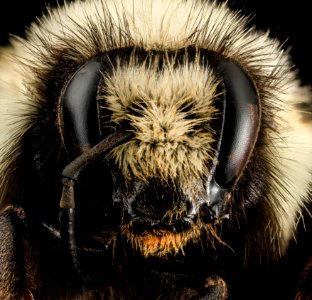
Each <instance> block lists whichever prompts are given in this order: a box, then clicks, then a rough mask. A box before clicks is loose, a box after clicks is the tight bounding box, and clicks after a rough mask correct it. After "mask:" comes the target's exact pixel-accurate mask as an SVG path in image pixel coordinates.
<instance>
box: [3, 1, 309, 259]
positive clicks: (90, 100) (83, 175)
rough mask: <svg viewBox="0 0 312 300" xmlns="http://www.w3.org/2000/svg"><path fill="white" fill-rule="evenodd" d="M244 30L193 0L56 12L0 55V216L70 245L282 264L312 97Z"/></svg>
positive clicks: (300, 192)
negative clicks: (211, 252) (204, 253)
mask: <svg viewBox="0 0 312 300" xmlns="http://www.w3.org/2000/svg"><path fill="white" fill-rule="evenodd" d="M247 21H248V20H247V19H245V18H244V17H242V16H240V15H239V14H238V13H233V12H232V11H230V10H229V9H228V8H227V6H226V4H217V3H216V2H209V1H207V2H204V3H203V2H201V1H196V0H192V1H187V2H185V1H179V0H173V1H171V2H169V3H167V1H164V0H159V1H152V0H147V1H146V0H145V1H143V0H134V1H130V2H129V1H124V0H118V1H106V2H104V1H77V2H73V3H70V4H66V5H65V6H64V7H59V8H57V9H55V10H50V11H49V14H48V15H47V16H45V17H43V18H42V19H41V21H40V22H38V23H34V24H33V25H32V26H31V27H30V29H29V31H28V33H27V38H26V39H25V40H22V39H14V40H12V47H11V48H8V49H4V50H2V52H1V53H2V54H1V55H2V56H1V60H2V63H1V67H0V74H2V75H1V76H2V78H4V80H2V81H1V82H0V101H1V102H0V113H1V116H3V117H2V118H1V120H0V128H1V132H2V133H1V136H0V143H1V145H2V146H1V148H0V163H1V165H0V171H1V174H2V178H1V179H0V196H1V199H3V200H2V202H1V205H2V207H5V206H6V205H8V204H10V205H12V204H13V205H15V204H19V205H21V206H22V207H23V208H24V210H25V212H26V215H29V216H30V217H31V219H32V221H33V223H34V224H37V223H38V224H39V225H38V226H41V227H44V228H46V229H47V228H48V231H49V234H50V235H54V237H56V238H58V239H61V240H62V235H63V236H64V235H69V238H68V239H69V242H68V244H69V248H70V247H71V246H72V245H74V244H75V243H74V240H75V239H76V238H77V249H87V248H88V249H89V248H92V247H93V245H94V244H96V246H94V248H96V250H99V251H100V250H101V251H102V249H104V248H107V247H108V245H111V244H113V241H115V240H117V239H121V240H122V241H123V242H124V243H126V244H128V245H130V249H131V251H134V252H137V253H138V255H139V256H142V257H144V258H154V257H158V258H162V259H164V260H166V259H167V257H168V255H169V256H170V255H173V256H175V255H179V254H181V253H182V254H183V253H184V251H185V249H186V248H188V247H189V245H190V244H196V245H198V248H201V247H203V246H202V245H203V244H204V245H206V246H207V245H210V244H214V243H219V244H221V245H228V246H229V248H231V247H236V246H237V247H238V248H239V249H240V250H242V251H243V252H245V253H247V256H251V255H253V256H256V257H262V256H266V255H267V256H269V257H275V258H278V257H279V256H281V255H282V254H284V253H285V251H286V249H287V247H288V244H289V242H290V241H291V239H292V237H293V236H294V234H295V231H296V224H297V222H298V219H299V218H300V216H301V215H302V212H303V209H304V208H305V205H306V204H307V203H308V202H309V201H308V196H309V185H310V181H311V180H310V172H311V169H312V161H311V159H310V157H311V154H312V139H311V134H312V131H311V124H310V121H309V120H307V119H306V118H304V115H303V114H302V113H301V112H300V111H299V109H298V108H299V105H302V104H303V105H304V103H307V102H308V101H309V100H310V97H311V95H310V91H309V89H308V88H306V87H302V86H300V82H299V80H298V78H297V77H296V76H297V75H296V73H295V72H294V71H293V70H292V69H291V63H290V61H289V57H288V56H287V54H285V53H284V52H283V50H282V48H281V46H280V44H279V43H278V41H276V40H273V39H271V38H270V37H269V36H268V35H267V34H266V33H262V32H258V31H257V30H256V29H254V28H252V29H248V27H247ZM303 162H304V163H303ZM298 169H300V174H297V170H298ZM62 181H63V183H62ZM60 211H61V213H60V215H59V212H60ZM73 211H75V216H74V214H73ZM59 216H60V219H61V222H59ZM68 218H69V219H68ZM73 220H75V224H76V225H75V227H76V229H75V230H74V231H73V230H71V229H68V228H69V227H70V226H71V224H72V223H73ZM237 224H238V225H237ZM243 224H247V225H243ZM62 228H67V229H68V230H67V229H66V230H67V231H66V230H65V231H66V232H65V233H64V231H62V230H63V229H62ZM242 228H243V229H242ZM221 229H222V230H221ZM69 232H71V233H69ZM232 233H235V234H234V235H233V234H232ZM237 235H238V236H239V237H240V238H239V240H240V242H239V245H237V243H236V237H237ZM207 236H208V238H207ZM90 245H92V247H91V246H90ZM115 247H117V246H115ZM212 248H213V247H212ZM70 249H71V248H70ZM255 249H256V250H255ZM70 251H71V253H72V252H73V251H72V250H70ZM81 251H82V250H81ZM234 251H236V249H234ZM72 255H73V256H74V257H75V254H72ZM216 256H217V255H216ZM76 264H78V263H76Z"/></svg>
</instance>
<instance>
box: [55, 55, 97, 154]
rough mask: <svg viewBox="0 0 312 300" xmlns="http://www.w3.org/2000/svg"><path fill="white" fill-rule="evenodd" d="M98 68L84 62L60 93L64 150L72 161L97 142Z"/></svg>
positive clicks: (92, 63) (93, 62)
mask: <svg viewBox="0 0 312 300" xmlns="http://www.w3.org/2000/svg"><path fill="white" fill-rule="evenodd" d="M101 69H102V63H101V62H99V61H88V62H87V63H85V64H84V65H83V66H82V67H80V68H79V69H78V71H77V72H76V73H75V74H74V75H73V76H72V78H71V79H70V80H69V82H68V84H67V85H66V86H65V88H64V90H63V94H62V97H61V104H60V111H61V117H60V120H61V122H60V123H61V124H62V126H61V128H62V135H63V140H64V144H65V146H66V150H67V152H68V153H69V154H70V156H71V157H73V158H74V157H76V156H78V155H79V154H81V153H83V152H84V151H85V150H87V149H89V148H90V147H92V146H94V145H95V144H97V143H98V142H99V141H100V139H101V136H100V125H99V104H98V102H97V101H96V98H97V90H98V86H99V81H100V77H101V75H100V73H101Z"/></svg>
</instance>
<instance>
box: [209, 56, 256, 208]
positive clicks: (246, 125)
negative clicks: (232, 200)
mask: <svg viewBox="0 0 312 300" xmlns="http://www.w3.org/2000/svg"><path fill="white" fill-rule="evenodd" d="M219 72H220V75H221V76H222V78H223V81H224V95H225V97H224V117H223V125H222V133H221V136H220V140H219V145H218V153H217V157H216V159H215V165H214V167H213V168H212V172H211V175H210V178H209V182H208V197H209V201H210V204H211V205H219V204H220V205H221V203H223V201H224V198H225V196H226V193H227V192H229V191H230V190H231V189H232V188H233V186H234V185H235V184H236V182H237V181H238V179H239V177H240V176H241V175H242V173H243V171H244V168H245V167H246V165H247V163H248V161H249V158H250V156H251V154H252V151H253V148H254V146H255V143H256V141H257V137H258V131H259V126H260V120H261V117H260V114H261V111H260V101H259V98H258V96H257V91H256V90H255V88H254V86H253V84H252V82H251V80H250V79H249V78H248V76H247V75H246V73H245V72H244V71H243V70H242V69H241V68H240V67H239V66H238V65H237V64H236V63H234V62H232V61H230V60H220V62H219ZM220 209H221V208H218V209H217V210H218V213H220Z"/></svg>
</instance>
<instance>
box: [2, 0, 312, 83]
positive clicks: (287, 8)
mask: <svg viewBox="0 0 312 300" xmlns="http://www.w3.org/2000/svg"><path fill="white" fill-rule="evenodd" d="M58 2H59V3H60V4H62V3H63V0H59V1H58ZM228 3H229V5H230V6H231V7H232V8H234V9H241V10H242V11H243V12H244V14H246V15H251V16H253V19H252V23H253V24H256V25H257V27H258V28H259V29H264V30H268V29H270V32H271V36H274V37H277V38H279V39H280V40H281V41H283V42H285V48H289V47H291V50H290V51H291V52H290V53H291V55H292V58H293V61H294V63H295V64H296V65H297V66H298V68H299V70H300V74H301V77H302V80H303V82H304V83H311V84H312V78H311V75H310V69H311V66H312V51H311V50H312V46H311V45H309V43H310V40H311V33H310V31H311V27H312V21H311V20H312V13H311V12H312V10H311V9H310V8H309V7H308V3H309V1H306V0H299V1H298V0H297V1H283V0H254V1H252V0H249V1H248V0H228ZM46 5H50V6H55V5H57V0H48V1H43V0H28V1H25V0H9V1H2V5H1V7H0V22H1V23H0V30H1V32H0V44H1V45H5V44H6V43H7V40H8V35H9V33H11V34H17V35H23V32H24V29H25V26H28V25H29V24H30V22H31V21H32V20H34V19H35V18H36V17H40V16H41V15H42V13H44V12H46Z"/></svg>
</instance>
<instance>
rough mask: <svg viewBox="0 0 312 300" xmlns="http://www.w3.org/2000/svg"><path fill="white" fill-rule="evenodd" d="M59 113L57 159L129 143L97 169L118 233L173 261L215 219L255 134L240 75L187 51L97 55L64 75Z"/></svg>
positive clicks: (253, 100) (249, 95) (250, 96)
mask: <svg viewBox="0 0 312 300" xmlns="http://www.w3.org/2000/svg"><path fill="white" fill-rule="evenodd" d="M59 108H60V109H59V120H60V128H61V134H62V136H63V140H64V143H65V146H66V149H67V152H68V153H70V155H72V156H78V159H79V155H82V156H85V155H86V154H88V153H89V152H90V151H92V149H94V146H95V145H97V144H98V143H102V141H103V140H104V141H105V139H107V138H108V137H110V136H112V135H113V136H114V134H116V132H118V133H119V132H123V133H124V135H126V134H130V135H129V139H128V140H126V141H125V142H123V143H119V144H118V145H116V146H114V147H113V148H112V149H110V150H109V151H108V150H107V149H105V151H106V152H107V153H105V155H104V157H103V159H104V160H106V161H107V162H109V164H110V168H111V171H110V172H111V175H112V178H113V179H112V180H113V185H114V188H113V190H114V191H113V193H112V201H113V203H114V205H115V206H116V205H119V206H120V207H122V210H123V212H124V214H123V216H124V217H123V220H121V224H120V225H121V230H122V233H123V234H124V235H125V236H127V238H128V239H129V240H130V241H131V242H132V243H133V245H134V246H135V247H136V248H139V249H141V250H142V249H143V252H144V254H145V255H151V254H152V255H154V254H161V255H162V254H164V253H166V252H172V251H173V250H174V251H178V250H180V249H181V248H182V247H183V246H184V245H185V244H186V243H187V242H188V241H189V240H190V239H194V238H195V239H196V238H198V237H199V235H200V233H201V231H202V229H203V228H206V227H207V224H209V226H211V224H213V223H215V222H219V221H220V220H221V219H222V218H224V217H225V215H226V214H227V212H226V210H227V208H226V206H228V205H229V202H230V201H229V199H230V198H231V192H232V190H233V189H234V187H235V185H236V183H237V181H238V180H239V177H240V176H241V174H242V172H243V170H244V168H245V166H246V165H247V163H248V161H249V158H250V156H251V153H252V151H253V148H254V145H255V143H256V140H257V135H258V129H259V124H260V108H259V103H258V97H257V94H256V90H255V88H254V87H253V84H252V82H251V80H250V79H249V78H248V76H247V75H246V74H245V73H244V71H243V70H242V69H241V67H240V66H239V65H238V64H237V63H235V62H233V61H230V60H228V59H225V58H222V57H219V56H218V55H216V54H214V53H211V52H210V51H207V50H206V51H199V50H198V49H193V48H185V49H183V50H180V51H172V52H170V51H144V50H139V49H127V50H125V49H123V51H122V53H118V52H116V51H114V52H113V53H107V54H106V55H105V56H102V57H100V58H98V59H97V60H95V61H90V62H87V63H86V64H84V65H83V66H82V67H81V68H79V70H78V71H77V72H76V73H74V75H73V76H72V77H71V79H70V81H69V82H68V84H67V85H65V88H64V90H63V92H62V97H61V101H60V103H59ZM97 140H98V141H97ZM92 147H93V148H92ZM95 147H96V146H95ZM88 155H89V154H88ZM97 156H98V154H96V156H95V157H97ZM102 156H103V153H102ZM65 173H66V172H65ZM99 176H101V174H99ZM66 177H69V176H67V175H66Z"/></svg>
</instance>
